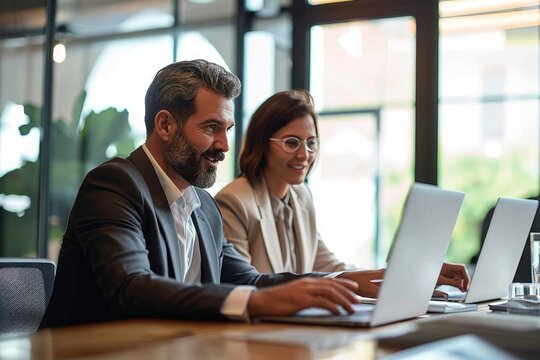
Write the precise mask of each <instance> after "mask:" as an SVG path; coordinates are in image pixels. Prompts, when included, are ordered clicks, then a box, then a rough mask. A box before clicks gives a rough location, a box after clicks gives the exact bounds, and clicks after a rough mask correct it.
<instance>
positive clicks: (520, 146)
mask: <svg viewBox="0 0 540 360" xmlns="http://www.w3.org/2000/svg"><path fill="white" fill-rule="evenodd" d="M440 11H441V15H442V18H441V20H440V28H441V38H440V82H439V85H440V91H439V93H440V102H439V114H440V116H439V134H440V140H439V141H440V143H439V154H440V155H439V156H440V162H439V181H440V184H441V185H442V186H444V187H448V188H452V189H456V190H460V191H464V192H465V193H466V194H467V196H466V197H465V200H464V203H463V207H462V210H461V216H460V217H459V219H458V223H457V225H456V228H455V231H454V236H453V241H452V243H451V246H450V250H449V253H448V260H450V261H459V262H469V261H470V259H471V257H473V255H475V254H476V253H477V252H478V250H479V246H480V234H481V226H482V222H483V221H484V217H485V215H486V213H487V212H488V210H489V209H490V208H491V207H492V206H494V204H495V202H496V201H497V198H498V197H499V196H510V197H518V198H527V197H530V196H537V195H538V192H539V187H538V184H539V168H538V148H539V145H540V139H539V123H538V119H539V118H540V113H539V106H538V96H539V79H540V73H539V69H540V66H539V63H540V57H539V50H538V49H539V45H540V44H539V28H538V26H539V25H540V16H538V14H539V5H538V2H537V1H528V0H523V1H510V0H505V1H497V2H483V1H468V2H465V1H444V2H441V3H440ZM531 12H534V14H535V15H534V16H531Z"/></svg>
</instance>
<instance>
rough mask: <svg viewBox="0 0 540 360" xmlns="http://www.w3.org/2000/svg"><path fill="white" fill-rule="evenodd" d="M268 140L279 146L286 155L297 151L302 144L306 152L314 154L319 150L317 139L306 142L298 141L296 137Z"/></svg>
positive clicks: (313, 138)
mask: <svg viewBox="0 0 540 360" xmlns="http://www.w3.org/2000/svg"><path fill="white" fill-rule="evenodd" d="M269 140H270V141H273V142H275V143H279V144H281V147H282V148H283V150H284V151H285V152H288V153H294V152H296V151H298V149H300V146H301V145H302V144H304V146H305V147H306V149H307V151H308V152H310V153H314V152H316V151H318V150H319V139H318V138H316V137H312V138H309V139H306V140H300V139H299V138H297V137H294V136H291V137H286V138H283V139H274V138H270V139H269Z"/></svg>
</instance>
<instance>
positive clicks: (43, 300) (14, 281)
mask: <svg viewBox="0 0 540 360" xmlns="http://www.w3.org/2000/svg"><path fill="white" fill-rule="evenodd" d="M55 269H56V266H55V264H54V262H52V261H51V260H48V259H27V258H0V334H2V335H4V334H31V333H33V332H35V331H36V330H37V328H38V326H39V323H40V322H41V318H42V317H43V314H45V309H46V308H47V304H48V302H49V299H50V297H51V294H52V288H53V283H54V274H55Z"/></svg>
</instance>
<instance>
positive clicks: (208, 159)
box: [41, 60, 468, 327]
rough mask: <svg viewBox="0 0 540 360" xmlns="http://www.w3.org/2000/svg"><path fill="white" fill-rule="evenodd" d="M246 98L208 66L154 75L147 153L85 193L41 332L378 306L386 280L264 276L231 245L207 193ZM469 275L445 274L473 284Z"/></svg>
mask: <svg viewBox="0 0 540 360" xmlns="http://www.w3.org/2000/svg"><path fill="white" fill-rule="evenodd" d="M239 93H240V82H239V80H238V78H237V77H236V76H235V75H233V74H231V73H230V72H227V71H226V70H225V69H223V68H222V67H220V66H218V65H216V64H212V63H209V62H207V61H204V60H194V61H182V62H178V63H174V64H171V65H169V66H166V67H165V68H163V69H161V70H160V71H159V72H158V73H157V74H156V77H155V78H154V80H153V81H152V83H151V85H150V87H149V88H148V91H147V94H146V98H145V106H146V113H145V123H146V128H147V139H146V142H145V144H144V145H142V146H141V147H139V148H138V149H136V150H135V151H134V152H133V153H132V154H131V155H130V156H129V157H128V158H127V159H120V158H116V159H113V160H110V161H108V162H106V163H104V164H101V165H100V166H98V167H97V168H95V169H94V170H92V171H91V172H90V173H89V174H88V175H87V176H86V178H85V179H84V181H83V183H82V185H81V188H80V190H79V193H78V195H77V198H76V200H75V203H74V205H73V208H72V211H71V214H70V219H69V223H68V228H67V230H66V233H65V234H64V238H63V242H62V248H61V250H60V255H59V258H58V270H57V273H56V278H55V285H54V290H53V295H52V297H51V300H50V302H49V305H48V307H47V311H46V313H45V316H44V318H43V320H42V324H41V327H56V326H65V325H73V324H81V323H89V322H99V321H107V320H113V319H119V318H129V317H167V318H184V319H220V318H229V319H237V318H238V319H240V318H242V319H246V318H247V317H248V316H259V315H285V314H292V313H294V312H296V311H299V310H301V309H303V308H307V307H311V306H317V307H322V308H325V309H328V310H330V311H332V312H333V313H338V312H339V308H340V307H342V308H344V309H345V310H347V311H349V312H352V307H351V305H352V304H353V303H356V302H357V298H356V295H355V292H356V293H358V294H361V295H364V296H376V293H377V290H378V285H376V284H374V283H371V282H370V280H372V279H377V278H381V277H382V276H383V273H382V270H374V271H359V272H352V273H343V274H340V275H339V276H340V277H334V278H332V277H323V276H324V275H327V274H310V276H307V275H297V274H292V273H281V274H275V275H267V274H260V273H258V272H257V271H256V270H255V269H254V268H253V267H252V266H251V265H249V264H248V263H247V262H246V261H245V260H244V259H243V258H242V257H241V256H240V255H238V253H236V251H235V250H234V249H233V247H232V246H231V245H230V244H228V243H227V242H226V240H225V238H224V236H223V229H222V222H221V215H220V213H219V210H218V208H217V206H216V204H215V202H214V201H213V199H212V198H211V196H210V195H209V194H208V193H207V192H206V191H204V190H202V189H201V188H206V187H209V186H211V185H212V184H213V183H214V181H215V178H216V167H217V164H218V162H219V161H221V160H223V159H224V153H225V152H227V151H228V150H229V144H228V139H227V132H228V131H229V130H230V129H231V128H232V127H233V125H234V119H233V99H234V98H235V97H237V96H238V95H239ZM460 271H461V268H458V267H456V268H453V269H452V271H448V272H447V273H449V274H450V275H452V276H454V275H457V276H458V277H459V279H457V280H456V281H458V282H460V283H461V285H462V286H467V282H468V278H467V276H466V274H464V273H461V272H460ZM463 271H464V270H463ZM463 275H464V276H463ZM345 277H347V278H348V279H346V278H345ZM274 285H277V286H274Z"/></svg>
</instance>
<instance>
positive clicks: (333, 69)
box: [310, 17, 416, 266]
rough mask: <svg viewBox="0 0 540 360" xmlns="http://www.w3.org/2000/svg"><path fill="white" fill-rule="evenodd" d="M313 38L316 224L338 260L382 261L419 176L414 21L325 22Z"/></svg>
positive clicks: (312, 184) (312, 183)
mask: <svg viewBox="0 0 540 360" xmlns="http://www.w3.org/2000/svg"><path fill="white" fill-rule="evenodd" d="M311 39H312V43H311V60H310V61H311V65H312V67H311V69H310V74H311V79H310V80H311V82H310V84H311V85H310V86H311V88H310V91H311V92H312V94H313V96H314V99H315V105H316V106H317V108H318V111H319V112H320V113H321V114H322V117H321V129H320V130H321V157H320V161H319V165H318V166H319V168H320V169H319V170H316V171H315V173H314V174H313V176H312V177H311V180H310V187H311V188H312V190H313V194H314V199H315V201H316V203H318V204H319V205H318V206H317V213H318V214H319V215H318V219H317V221H318V223H319V224H320V225H319V226H320V228H321V234H322V237H323V239H324V240H325V242H326V243H327V244H328V246H329V247H330V249H331V250H332V251H334V252H336V254H337V255H338V257H339V258H343V259H345V260H347V261H349V262H351V263H356V264H357V265H360V266H380V265H382V264H383V263H384V261H385V260H386V253H387V251H388V248H389V244H390V242H391V241H392V239H393V235H394V232H395V230H396V226H397V222H398V221H399V216H400V211H401V207H402V204H403V201H404V199H405V196H406V194H407V190H408V188H409V186H410V184H411V182H412V179H413V177H412V173H413V172H412V171H413V158H414V155H413V144H414V79H415V47H416V45H415V44H416V43H415V23H414V20H413V19H412V18H410V17H401V18H392V19H382V20H379V19H377V20H367V21H350V22H342V23H337V24H329V25H320V26H314V27H313V28H312V29H311ZM328 169H331V170H328ZM325 174H326V175H325ZM330 174H331V175H330ZM325 201H326V202H325ZM342 209H343V211H341V210H342ZM336 210H338V211H336ZM320 213H323V214H320Z"/></svg>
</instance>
